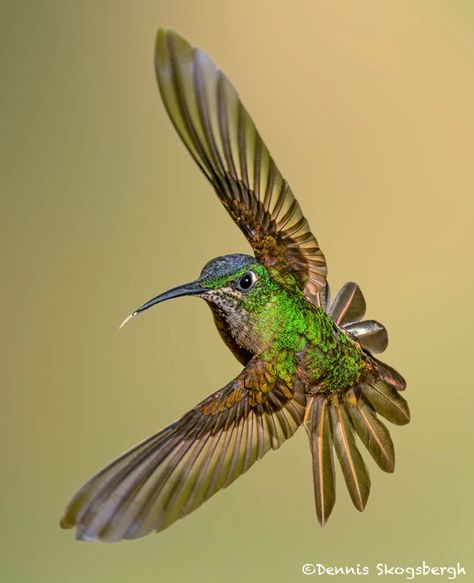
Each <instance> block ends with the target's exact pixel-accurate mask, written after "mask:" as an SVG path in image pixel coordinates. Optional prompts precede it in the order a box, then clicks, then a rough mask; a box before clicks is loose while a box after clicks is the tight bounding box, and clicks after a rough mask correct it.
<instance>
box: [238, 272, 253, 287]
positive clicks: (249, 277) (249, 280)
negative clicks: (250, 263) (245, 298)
mask: <svg viewBox="0 0 474 583" xmlns="http://www.w3.org/2000/svg"><path fill="white" fill-rule="evenodd" d="M256 283H257V276H256V275H255V273H254V272H253V271H248V272H247V273H244V275H242V277H241V278H240V279H238V280H237V289H240V290H242V291H249V290H250V289H252V288H253V286H254V285H255V284H256Z"/></svg>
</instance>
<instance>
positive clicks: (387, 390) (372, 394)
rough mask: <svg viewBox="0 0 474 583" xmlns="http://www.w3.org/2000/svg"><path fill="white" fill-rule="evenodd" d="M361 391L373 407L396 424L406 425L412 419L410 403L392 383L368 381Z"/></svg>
mask: <svg viewBox="0 0 474 583" xmlns="http://www.w3.org/2000/svg"><path fill="white" fill-rule="evenodd" d="M361 391H362V393H363V395H364V396H365V397H367V399H368V400H369V402H370V404H371V405H372V407H373V408H374V409H375V411H377V413H380V415H382V416H383V417H385V419H388V420H389V421H390V422H391V423H394V424H395V425H406V424H407V423H408V422H409V421H410V410H409V409H408V403H407V402H406V401H405V399H404V398H403V397H402V396H401V395H400V393H399V392H398V391H396V390H395V389H394V388H393V387H392V386H391V385H389V384H387V383H386V382H385V381H383V380H378V381H375V382H372V383H366V384H364V385H363V386H362V387H361Z"/></svg>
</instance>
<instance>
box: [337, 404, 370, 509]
mask: <svg viewBox="0 0 474 583" xmlns="http://www.w3.org/2000/svg"><path fill="white" fill-rule="evenodd" d="M329 419H330V423H331V435H332V439H333V441H334V448H335V450H336V454H337V457H338V459H339V463H340V465H341V469H342V473H343V474H344V479H345V481H346V485H347V489H348V490H349V494H350V496H351V498H352V502H353V503H354V506H355V507H356V508H357V510H360V511H362V510H364V508H365V505H366V504H367V499H368V497H369V492H370V477H369V472H368V471H367V468H366V466H365V463H364V460H363V459H362V456H361V455H360V453H359V450H358V449H357V446H356V443H355V439H354V431H353V426H352V424H351V422H350V420H349V417H348V416H347V413H346V411H345V409H344V407H343V406H342V403H341V401H340V400H339V398H338V397H332V398H331V406H330V407H329Z"/></svg>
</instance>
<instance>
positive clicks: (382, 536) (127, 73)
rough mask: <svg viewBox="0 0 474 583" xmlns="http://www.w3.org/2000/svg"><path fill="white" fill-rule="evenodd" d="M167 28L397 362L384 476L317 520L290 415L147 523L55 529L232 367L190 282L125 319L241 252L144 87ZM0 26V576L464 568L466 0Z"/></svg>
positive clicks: (24, 14) (151, 6)
mask: <svg viewBox="0 0 474 583" xmlns="http://www.w3.org/2000/svg"><path fill="white" fill-rule="evenodd" d="M158 26H168V27H172V28H175V29H176V30H177V31H179V32H180V33H181V34H183V35H184V36H185V37H186V38H188V39H189V40H190V41H191V42H193V43H195V44H197V45H199V46H202V47H203V48H205V49H206V50H207V51H208V52H209V53H210V54H211V55H212V56H213V58H214V59H215V60H216V61H217V63H218V64H219V65H220V66H221V67H222V68H223V69H224V70H225V71H226V72H227V74H228V75H229V77H230V78H231V79H232V81H233V82H234V84H235V85H236V87H237V88H238V90H239V92H240V94H241V96H242V98H243V101H244V103H245V104H246V106H247V108H248V109H249V111H250V112H251V114H252V116H253V117H254V119H255V120H256V122H257V126H258V128H259V129H260V131H261V133H262V135H263V136H264V138H265V141H266V142H267V144H268V145H269V147H270V150H271V151H272V153H273V155H274V157H275V159H276V160H277V162H278V164H279V166H280V169H281V170H282V172H283V174H284V176H285V177H286V178H287V179H288V181H289V182H290V184H291V185H292V188H293V190H294V192H295V193H296V195H297V196H298V198H299V201H300V203H301V206H302V208H303V209H304V212H305V214H306V216H307V217H308V219H309V220H310V222H311V225H312V227H313V230H314V232H315V233H316V234H317V237H318V239H319V241H320V243H321V246H322V247H323V249H324V251H325V253H326V256H327V258H328V262H329V272H330V273H329V275H330V282H331V284H332V287H333V290H335V289H336V288H339V286H340V285H341V284H342V283H344V282H345V281H347V280H356V281H357V282H358V283H359V284H360V285H361V287H362V290H363V291H364V293H365V296H366V299H367V303H368V306H369V312H368V316H369V317H375V318H378V319H380V320H381V321H382V322H384V323H385V324H386V325H387V327H388V330H389V332H390V339H391V344H390V347H389V350H388V352H387V354H386V355H385V359H386V360H387V361H388V362H389V363H391V364H393V365H394V366H395V367H396V368H398V369H399V370H400V371H401V372H402V373H403V374H404V375H405V376H406V377H407V379H408V389H407V392H406V396H407V398H408V399H409V403H410V406H411V410H412V419H413V420H412V423H411V424H410V425H409V426H407V427H402V428H400V427H393V430H392V435H393V437H394V441H395V444H396V450H397V456H398V457H397V468H396V472H395V475H387V474H383V473H382V472H381V471H379V470H378V469H377V468H376V467H375V466H374V463H372V461H371V460H369V461H368V463H369V466H370V469H371V470H373V471H372V472H371V474H372V481H373V486H372V495H371V497H370V500H369V504H368V506H367V509H366V511H365V512H364V513H363V514H359V513H358V512H357V511H356V510H355V509H354V508H353V507H352V504H351V502H350V499H349V496H348V495H347V493H346V492H345V487H344V484H343V483H342V477H341V475H340V474H339V475H338V477H339V479H338V503H337V504H336V507H335V511H334V513H333V516H332V517H331V520H330V521H329V523H328V525H327V526H326V527H325V528H324V529H320V528H319V526H317V524H316V519H315V512H314V508H313V493H312V483H311V466H310V456H309V450H308V444H307V438H306V435H305V434H304V432H298V434H297V435H296V436H295V437H294V438H293V439H292V440H291V441H289V442H288V443H287V444H286V445H285V446H284V447H283V448H282V450H281V451H279V452H277V453H271V454H269V455H268V456H267V457H265V459H264V460H263V461H261V462H260V463H258V464H257V465H256V466H255V467H254V468H253V469H252V470H251V471H250V472H249V473H248V474H246V475H245V476H243V477H242V478H241V479H239V480H238V481H237V482H236V483H235V484H234V485H233V486H232V487H231V488H229V489H228V490H225V491H224V492H221V493H219V494H218V495H217V496H215V497H214V498H213V499H212V500H210V501H209V502H207V503H206V504H205V505H204V506H203V507H202V508H201V509H199V510H198V511H196V512H195V513H194V514H192V515H191V516H189V517H188V518H186V520H182V521H180V522H178V523H177V524H175V525H174V526H173V527H172V528H170V529H169V530H166V531H165V532H163V533H161V534H159V535H155V536H153V535H152V536H149V537H147V538H145V539H141V540H139V541H135V542H131V543H130V542H129V543H120V544H115V545H101V544H80V543H77V542H76V541H75V540H74V538H73V534H72V532H70V531H62V530H60V529H59V527H58V520H59V517H60V514H61V512H62V509H63V507H64V506H65V504H66V503H67V501H68V499H69V498H70V496H71V495H72V494H73V492H74V491H75V490H76V489H77V487H78V486H80V485H81V484H82V483H83V481H85V480H86V479H87V478H88V477H89V476H90V475H91V474H92V473H94V472H95V471H96V470H98V469H100V468H101V467H102V466H103V465H105V464H106V463H107V462H109V461H111V460H112V459H113V458H114V457H115V456H116V455H118V454H119V453H121V452H122V451H124V450H125V449H128V448H129V447H130V446H131V445H133V444H134V443H135V442H137V441H139V440H141V439H142V438H145V437H147V436H148V435H149V434H151V433H152V432H154V431H156V430H157V429H159V428H161V427H163V426H164V425H165V424H168V423H169V422H170V421H172V420H173V419H175V418H176V417H177V416H179V415H180V414H181V413H182V412H184V411H185V410H187V409H188V408H190V407H191V406H192V405H194V404H195V403H196V402H197V401H199V400H200V399H201V398H203V397H204V396H205V395H207V394H208V393H210V392H211V391H214V390H216V389H217V388H219V387H220V386H222V385H223V384H224V383H225V382H227V381H228V380H229V379H230V378H232V377H233V376H234V375H235V374H237V372H238V371H239V369H240V365H238V363H237V362H236V361H234V360H233V358H232V356H231V355H230V353H229V352H228V351H227V350H226V348H225V347H224V345H223V344H222V343H221V341H220V338H219V337H218V334H217V333H216V331H215V329H214V328H213V324H212V319H211V316H210V313H209V312H208V309H207V307H206V306H205V304H204V302H199V301H196V300H193V299H182V300H176V301H175V302H170V303H169V304H166V305H163V306H161V307H160V308H157V309H155V310H153V311H150V312H149V313H147V314H146V316H145V317H143V318H140V319H139V320H137V321H134V322H132V323H130V324H129V325H128V326H127V327H126V328H124V329H123V330H121V331H120V333H119V332H118V330H117V327H118V324H119V323H120V322H121V320H122V319H123V317H125V316H126V315H127V313H129V312H130V311H131V310H132V309H134V308H135V307H137V306H138V305H139V304H141V303H142V302H143V301H145V300H147V299H148V298H150V297H151V296H153V295H154V294H155V293H158V292H160V291H162V290H164V289H167V288H169V287H171V286H174V285H176V284H178V283H181V282H184V281H188V280H190V279H192V278H194V277H195V276H196V275H197V274H198V273H199V271H200V269H201V266H202V265H203V264H204V263H205V262H206V261H207V260H208V259H209V258H211V257H214V256H216V255H221V254H224V253H228V252H248V250H249V249H248V246H247V244H246V242H245V240H244V239H243V238H242V236H241V235H240V232H239V231H238V229H237V228H235V227H234V225H233V224H232V222H231V220H230V219H229V218H228V217H227V215H226V213H225V212H224V210H223V209H222V208H221V206H220V205H219V204H218V202H217V200H216V199H215V197H214V196H213V194H212V193H211V192H210V190H209V187H208V185H207V183H206V181H205V180H204V178H203V177H202V176H201V175H200V173H199V170H198V169H197V168H196V167H195V165H194V163H193V162H192V160H191V159H190V157H189V155H188V154H187V152H186V151H185V149H184V147H183V146H182V145H181V143H180V142H179V140H178V138H177V136H176V135H175V132H174V130H173V128H172V126H171V124H170V122H169V120H168V118H167V116H166V114H165V111H164V108H163V106H162V104H161V102H160V99H159V97H158V92H157V88H156V84H155V76H154V69H153V45H154V37H155V33H156V30H157V27H158ZM0 28H1V39H2V51H1V55H0V67H1V69H0V73H1V76H0V79H1V91H0V103H1V106H0V116H1V118H0V119H1V126H0V148H1V152H0V163H1V165H2V168H1V174H0V181H1V212H0V221H1V231H0V237H1V253H2V257H1V263H0V265H1V271H2V279H1V281H2V285H1V294H2V298H1V305H2V311H3V314H2V318H1V330H2V338H1V341H2V347H1V349H2V361H3V362H2V366H1V391H2V397H1V402H2V405H1V407H0V415H1V422H0V432H1V435H0V440H1V450H2V471H1V482H0V488H1V498H0V499H1V522H2V523H1V528H0V531H1V534H0V538H1V540H0V549H1V551H0V555H1V558H0V561H1V566H0V579H1V580H2V581H8V582H16V581H19V582H24V581H28V582H29V581H34V582H37V583H39V582H43V581H44V582H48V583H54V582H59V581H67V582H76V581H77V582H81V583H82V582H85V581H87V582H96V581H97V582H103V581H114V582H121V581H132V580H134V581H140V582H157V581H173V582H174V581H177V582H180V581H191V580H196V581H206V582H217V581H226V582H229V583H231V582H237V581H238V582H241V581H245V582H250V583H253V582H258V581H262V580H266V581H274V582H288V581H298V580H301V579H304V576H303V575H302V574H301V565H302V564H303V563H307V562H313V563H315V562H322V563H324V564H326V565H334V564H336V565H356V564H357V563H360V564H362V565H369V566H370V567H371V568H372V570H373V571H374V570H375V564H376V563H377V562H384V561H387V562H389V563H392V564H397V565H416V564H419V563H421V561H422V560H423V559H424V560H426V561H428V562H431V563H432V564H438V565H450V564H452V563H455V562H456V561H460V562H461V563H462V564H464V566H465V567H466V568H467V569H468V570H469V568H470V569H471V570H470V573H471V576H472V572H473V571H472V569H473V568H474V563H473V556H474V553H473V548H472V546H473V545H472V543H473V529H472V512H473V505H472V498H473V496H472V490H473V475H474V471H473V465H472V458H473V445H474V443H473V437H474V430H473V421H472V414H471V409H472V406H473V398H472V394H473V390H474V378H473V372H472V371H473V352H472V351H473V343H472V324H473V313H472V301H471V295H472V293H473V283H474V278H473V244H472V234H471V233H472V217H473V212H474V202H473V189H474V175H473V168H474V156H473V151H474V149H473V145H474V144H473V136H474V107H473V104H474V76H473V71H474V6H473V3H472V2H471V1H465V2H463V1H456V2H441V1H434V0H429V1H425V2H424V1H416V2H413V1H412V0H410V1H400V2H399V1H395V0H393V1H387V2H379V1H378V0H374V1H357V2H356V1H352V2H330V1H325V2H310V1H308V2H269V1H268V2H254V1H240V2H235V1H232V2H230V1H225V2H223V1H217V0H216V1H210V0H206V1H201V2H192V1H190V0H187V1H176V0H173V1H171V0H169V1H162V0H158V1H155V2H117V1H114V2H112V1H101V2H92V1H90V2H84V1H81V2H63V1H57V2H54V1H50V2H46V1H42V2H14V1H12V2H5V1H2V2H1V3H0ZM334 579H335V578H332V579H331V580H334ZM350 579H351V577H347V578H346V580H350ZM313 580H314V578H313ZM364 580H365V581H369V580H377V581H380V578H377V577H376V576H375V574H374V575H372V576H371V577H365V578H364ZM383 580H385V579H383ZM388 580H390V581H393V580H398V579H397V578H389V579H388Z"/></svg>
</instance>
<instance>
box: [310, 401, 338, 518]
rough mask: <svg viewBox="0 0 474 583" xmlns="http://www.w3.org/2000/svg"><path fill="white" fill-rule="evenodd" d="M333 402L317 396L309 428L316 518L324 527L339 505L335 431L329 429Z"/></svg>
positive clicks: (313, 402)
mask: <svg viewBox="0 0 474 583" xmlns="http://www.w3.org/2000/svg"><path fill="white" fill-rule="evenodd" d="M329 406H330V403H329V401H328V400H327V399H326V398H325V397H323V396H322V395H317V396H316V397H314V399H313V400H312V402H311V405H310V407H311V419H310V423H309V424H308V425H305V427H306V431H307V433H308V437H309V442H310V448H311V453H312V457H313V482H314V501H315V504H316V516H317V517H318V521H319V524H320V525H321V526H324V525H325V524H326V522H327V520H328V518H329V515H330V514H331V512H332V509H333V507H334V503H335V502H336V477H335V473H334V455H333V447H332V438H331V429H330V425H329Z"/></svg>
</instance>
